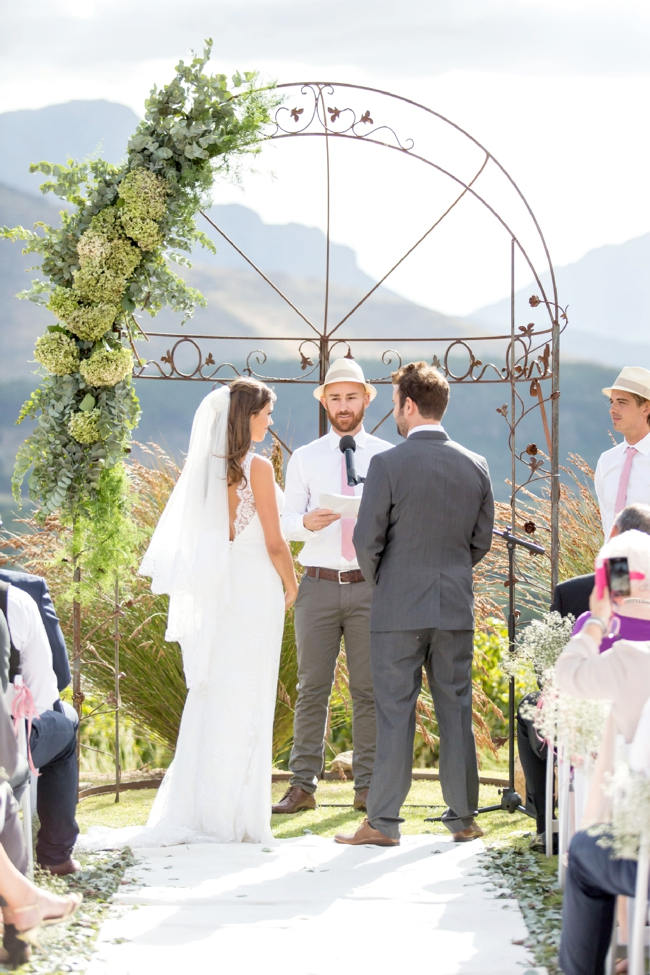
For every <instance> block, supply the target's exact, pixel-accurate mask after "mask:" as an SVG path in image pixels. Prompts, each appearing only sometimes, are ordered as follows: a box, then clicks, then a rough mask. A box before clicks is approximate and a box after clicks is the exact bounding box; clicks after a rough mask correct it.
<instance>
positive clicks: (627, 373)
mask: <svg viewBox="0 0 650 975" xmlns="http://www.w3.org/2000/svg"><path fill="white" fill-rule="evenodd" d="M613 389H620V390H622V391H623V392H624V393H636V395H637V396H643V398H644V399H650V369H642V368H641V366H624V367H623V369H621V371H620V372H619V374H618V376H617V377H616V379H615V380H614V382H613V383H612V385H611V386H607V387H606V388H605V389H603V393H604V394H605V396H609V395H610V394H611V392H612V390H613Z"/></svg>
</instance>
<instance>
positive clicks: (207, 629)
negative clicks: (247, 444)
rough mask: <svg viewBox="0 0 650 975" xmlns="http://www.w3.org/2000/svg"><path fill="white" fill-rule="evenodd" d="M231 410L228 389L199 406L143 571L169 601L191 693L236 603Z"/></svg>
mask: <svg viewBox="0 0 650 975" xmlns="http://www.w3.org/2000/svg"><path fill="white" fill-rule="evenodd" d="M229 407H230V389H229V387H228V386H222V387H220V388H219V389H216V390H214V392H212V393H209V394H208V395H207V396H206V397H205V399H203V400H202V402H201V403H200V404H199V407H198V409H197V411H196V413H195V415H194V420H193V422H192V432H191V435H190V445H189V450H188V453H187V459H186V461H185V465H184V467H183V470H182V472H181V475H180V477H179V479H178V481H177V483H176V485H175V487H174V489H173V491H172V493H171V495H170V497H169V500H168V502H167V505H166V506H165V510H164V511H163V513H162V515H161V517H160V520H159V522H158V524H157V526H156V529H155V531H154V533H153V536H152V538H151V542H150V544H149V547H148V549H147V551H146V553H145V556H144V558H143V560H142V564H141V566H140V569H139V572H140V574H141V575H147V576H151V588H152V590H153V592H156V593H167V594H168V595H169V614H168V618H167V632H166V634H165V639H166V640H169V641H173V640H177V641H178V642H179V643H180V646H181V649H182V652H183V667H184V670H185V681H186V683H187V686H188V687H192V686H197V685H199V684H201V683H202V682H204V681H206V680H207V679H208V673H209V661H210V647H211V642H212V641H213V639H214V621H215V613H216V612H217V611H218V608H219V607H221V608H223V606H224V605H227V603H228V598H229V571H228V570H229V555H230V541H229V539H230V531H229V516H228V486H227V477H226V450H227V438H228V410H229Z"/></svg>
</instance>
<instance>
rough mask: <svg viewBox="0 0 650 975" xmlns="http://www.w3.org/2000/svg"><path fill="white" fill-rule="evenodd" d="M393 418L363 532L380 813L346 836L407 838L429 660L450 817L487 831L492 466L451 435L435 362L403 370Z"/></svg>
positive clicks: (372, 805)
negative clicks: (485, 592)
mask: <svg viewBox="0 0 650 975" xmlns="http://www.w3.org/2000/svg"><path fill="white" fill-rule="evenodd" d="M392 379H393V403H394V410H393V416H394V417H395V421H396V423H397V429H398V432H399V433H400V434H401V436H403V437H405V438H406V439H405V442H404V443H402V444H400V445H399V446H397V447H394V448H393V449H392V450H388V451H386V452H385V453H381V454H378V455H377V456H376V457H373V459H372V461H371V463H370V467H369V470H368V477H367V479H366V484H365V488H364V492H363V496H362V501H361V507H360V509H359V515H358V518H357V524H356V528H355V530H354V544H355V548H356V551H357V557H358V559H359V565H360V566H361V571H362V572H363V574H364V576H365V578H366V579H368V580H369V581H370V582H371V583H372V584H373V585H374V590H373V597H372V610H371V615H370V630H371V635H370V636H371V649H370V660H371V665H372V677H373V683H374V688H375V706H376V714H377V753H376V758H375V767H374V771H373V774H372V780H371V783H370V791H369V794H368V799H367V811H368V818H367V819H365V820H364V821H363V823H362V824H361V826H360V827H359V829H358V830H357V831H356V833H355V834H354V835H353V836H341V835H339V836H337V837H336V841H337V842H338V843H348V844H352V845H360V844H368V843H371V844H375V845H377V846H397V844H398V843H399V824H400V823H401V822H402V821H403V820H402V819H400V815H399V813H400V808H401V806H402V803H403V802H404V799H405V798H406V795H407V793H408V791H409V788H410V785H411V769H412V764H413V736H414V732H415V706H416V702H417V699H418V694H419V692H420V686H421V683H422V667H423V666H424V667H425V668H426V671H427V677H428V680H429V687H430V689H431V694H432V696H433V703H434V706H435V710H436V717H437V719H438V727H439V732H440V782H441V785H442V794H443V796H444V799H445V802H446V803H447V805H448V807H449V808H448V809H447V811H446V812H445V814H444V816H443V817H442V818H443V822H444V823H445V825H446V826H447V828H448V829H449V830H450V832H451V833H452V834H453V838H454V840H455V841H456V842H463V841H466V840H471V839H474V838H475V837H477V836H481V835H482V832H481V830H480V829H479V827H478V826H477V825H476V823H475V821H474V814H475V812H476V807H477V804H478V769H477V764H476V749H475V744H474V733H473V731H472V654H473V636H474V629H473V628H474V612H473V609H474V606H473V604H474V599H473V592H472V566H474V565H476V563H477V562H478V561H479V560H480V559H482V558H483V556H484V555H485V554H486V552H487V551H488V550H489V548H490V545H491V541H492V525H493V522H494V501H493V498H492V488H491V485H490V477H489V474H488V468H487V464H486V462H485V459H484V458H483V457H480V456H479V455H478V454H474V453H472V452H471V451H469V450H467V449H466V448H465V447H462V446H461V445H460V444H458V443H454V441H452V440H450V439H449V437H448V436H447V434H446V433H445V431H444V429H443V428H442V426H441V425H440V424H441V420H442V417H443V415H444V413H445V410H446V408H447V402H448V399H449V385H448V383H447V380H446V379H445V378H444V376H442V375H441V374H440V373H439V372H437V370H436V369H434V368H433V366H429V365H427V363H425V362H415V363H410V364H409V365H407V366H403V367H402V368H401V369H399V370H398V371H397V372H395V373H393V376H392Z"/></svg>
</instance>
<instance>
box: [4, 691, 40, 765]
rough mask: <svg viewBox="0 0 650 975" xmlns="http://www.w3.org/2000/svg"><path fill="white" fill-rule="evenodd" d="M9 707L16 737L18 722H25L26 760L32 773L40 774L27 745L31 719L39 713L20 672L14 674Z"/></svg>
mask: <svg viewBox="0 0 650 975" xmlns="http://www.w3.org/2000/svg"><path fill="white" fill-rule="evenodd" d="M11 709H12V711H13V716H14V734H15V735H16V737H18V727H19V722H20V721H26V722H27V761H28V763H29V769H30V771H31V772H32V773H33V774H34V775H40V772H39V771H38V769H37V768H35V767H34V762H33V760H32V750H31V748H30V747H29V739H30V736H31V733H32V720H33V719H34V718H39V717H40V715H39V713H38V711H37V710H36V706H35V705H34V698H33V697H32V692H31V691H30V689H29V687H27V684H25V683H23V678H22V676H21V675H20V674H16V676H15V678H14V699H13V703H12V708H11Z"/></svg>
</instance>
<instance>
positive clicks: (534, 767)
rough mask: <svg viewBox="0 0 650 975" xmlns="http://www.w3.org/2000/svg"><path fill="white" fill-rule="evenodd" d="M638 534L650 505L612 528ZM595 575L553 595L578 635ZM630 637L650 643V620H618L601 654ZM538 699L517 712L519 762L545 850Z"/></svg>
mask: <svg viewBox="0 0 650 975" xmlns="http://www.w3.org/2000/svg"><path fill="white" fill-rule="evenodd" d="M628 531H639V532H644V533H645V534H647V535H650V505H647V504H630V505H628V506H627V507H626V508H624V509H623V510H622V511H621V512H620V513H619V514H618V516H617V518H616V520H615V522H614V527H613V528H612V532H611V536H610V537H611V538H614V537H616V536H617V535H619V534H621V533H623V532H628ZM594 580H595V576H594V574H593V572H592V573H591V574H590V575H584V576H574V577H573V578H572V579H566V580H565V581H564V582H560V583H558V585H557V586H556V587H555V590H554V592H553V602H552V603H551V611H555V612H558V613H560V614H561V615H562V616H568V615H569V614H570V615H571V616H574V617H575V619H576V624H575V627H574V633H577V632H578V631H579V630H580V629H581V628H582V625H583V623H584V620H585V619H586V616H587V613H588V609H589V596H590V595H591V592H592V590H593V588H594ZM622 637H627V638H629V639H631V640H650V621H646V620H642V619H641V620H640V619H637V618H635V617H633V616H628V615H623V616H619V617H616V622H615V624H614V627H613V630H612V632H611V634H608V636H607V638H606V639H603V641H602V644H601V651H602V650H606V649H607V647H608V646H611V645H612V643H613V642H614V641H615V640H620V639H621V638H622ZM538 700H539V691H533V692H532V693H531V694H527V695H526V697H524V698H523V700H522V701H521V702H520V703H519V708H518V709H517V749H518V752H519V760H520V762H521V767H522V769H523V772H524V777H525V779H526V806H527V808H528V810H529V811H530V812H531V813H534V815H535V820H536V824H537V835H536V836H535V837H534V839H533V841H532V843H531V846H532V848H533V849H534V850H539V851H543V850H544V847H545V840H544V833H545V830H546V750H547V745H546V742H545V741H541V740H540V738H539V737H538V735H537V732H536V731H535V728H534V726H533V722H532V719H531V718H530V716H529V714H530V708H531V705H532V706H533V707H534V706H535V705H536V704H537V702H538Z"/></svg>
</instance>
